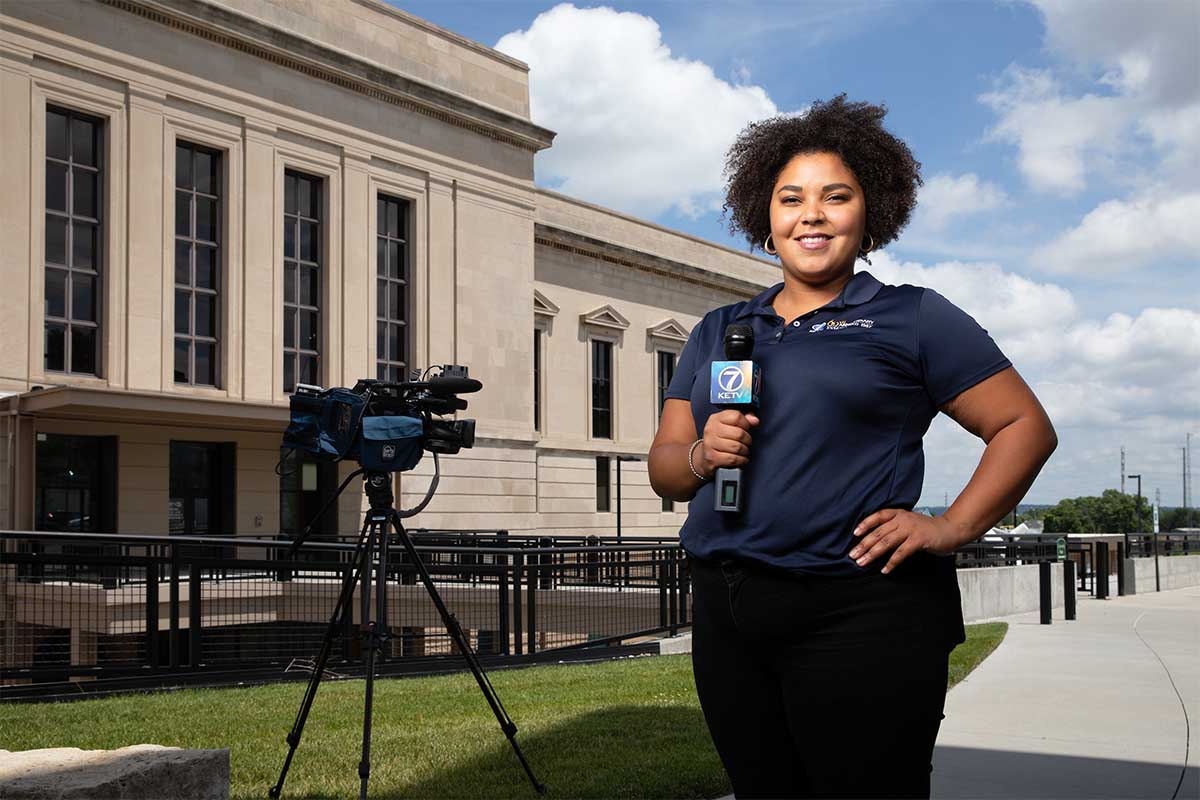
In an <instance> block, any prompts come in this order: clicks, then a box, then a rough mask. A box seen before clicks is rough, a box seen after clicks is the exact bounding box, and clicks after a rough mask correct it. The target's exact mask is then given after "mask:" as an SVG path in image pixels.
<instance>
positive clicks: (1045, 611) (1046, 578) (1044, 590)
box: [1038, 561, 1053, 625]
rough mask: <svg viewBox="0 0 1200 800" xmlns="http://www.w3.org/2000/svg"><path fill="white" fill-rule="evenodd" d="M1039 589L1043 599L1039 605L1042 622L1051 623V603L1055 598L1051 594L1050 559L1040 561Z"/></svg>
mask: <svg viewBox="0 0 1200 800" xmlns="http://www.w3.org/2000/svg"><path fill="white" fill-rule="evenodd" d="M1038 589H1039V594H1040V598H1039V599H1040V601H1041V602H1040V603H1039V604H1038V605H1039V607H1040V609H1041V612H1042V614H1041V616H1042V624H1043V625H1049V624H1050V618H1051V617H1050V612H1051V603H1052V602H1053V598H1052V597H1051V595H1050V562H1049V561H1040V562H1038Z"/></svg>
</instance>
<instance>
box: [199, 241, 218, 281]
mask: <svg viewBox="0 0 1200 800" xmlns="http://www.w3.org/2000/svg"><path fill="white" fill-rule="evenodd" d="M196 285H197V286H199V287H200V288H201V289H216V288H218V287H217V249H216V248H215V247H206V246H204V245H202V244H198V245H196Z"/></svg>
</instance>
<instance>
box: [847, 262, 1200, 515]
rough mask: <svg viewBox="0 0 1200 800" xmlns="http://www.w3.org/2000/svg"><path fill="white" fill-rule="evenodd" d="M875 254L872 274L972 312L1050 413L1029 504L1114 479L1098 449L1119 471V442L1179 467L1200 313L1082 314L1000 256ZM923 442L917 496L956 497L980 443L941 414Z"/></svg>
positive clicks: (1191, 423)
mask: <svg viewBox="0 0 1200 800" xmlns="http://www.w3.org/2000/svg"><path fill="white" fill-rule="evenodd" d="M873 261H874V264H873V266H872V267H870V271H871V273H872V274H874V275H875V276H876V277H877V278H879V279H880V280H882V281H884V282H885V283H892V284H901V283H911V284H915V285H918V286H928V287H930V288H932V289H936V290H937V291H938V292H940V293H941V294H943V295H945V296H946V297H947V298H949V299H950V301H951V302H953V303H954V304H955V305H957V306H959V307H960V308H962V309H963V310H964V311H966V312H967V313H969V314H971V315H972V316H973V317H974V318H975V319H976V321H978V322H979V323H980V325H982V326H983V327H984V328H985V329H987V331H988V332H989V334H990V335H991V336H992V338H993V339H994V340H995V341H996V344H997V345H998V346H999V347H1000V349H1001V350H1002V351H1003V352H1004V354H1005V355H1007V356H1008V357H1009V359H1010V360H1011V361H1012V362H1013V365H1014V366H1015V367H1016V369H1017V371H1018V372H1019V373H1020V374H1021V376H1022V377H1023V378H1024V379H1025V381H1026V383H1028V384H1029V385H1030V386H1031V387H1032V388H1033V390H1034V393H1035V394H1036V395H1037V396H1038V399H1039V400H1040V401H1041V403H1042V405H1043V406H1044V407H1045V408H1046V411H1047V413H1048V414H1049V415H1050V418H1051V420H1052V421H1053V422H1054V425H1055V429H1056V430H1057V432H1058V434H1059V449H1058V451H1057V452H1056V453H1055V455H1054V457H1053V458H1052V459H1051V461H1050V463H1049V464H1048V465H1047V466H1046V469H1045V470H1044V472H1043V474H1042V476H1041V477H1039V478H1038V481H1037V483H1035V485H1034V487H1033V489H1032V490H1031V492H1030V495H1029V497H1030V502H1048V501H1052V500H1057V499H1058V498H1060V497H1067V496H1076V495H1079V494H1087V493H1095V494H1098V493H1099V492H1100V491H1101V490H1102V489H1104V488H1111V487H1113V486H1114V483H1113V482H1112V481H1111V480H1108V479H1106V478H1105V477H1104V475H1105V473H1104V472H1103V470H1098V469H1097V466H1096V459H1097V458H1099V457H1100V456H1098V455H1097V453H1101V454H1102V455H1103V457H1104V458H1108V457H1109V455H1110V454H1109V452H1108V451H1109V450H1111V451H1112V454H1111V455H1112V457H1113V458H1114V467H1113V469H1112V475H1111V476H1110V477H1111V478H1114V479H1115V478H1116V477H1117V469H1116V467H1115V458H1116V452H1117V449H1118V448H1119V446H1120V445H1121V444H1127V445H1129V446H1130V457H1131V459H1132V458H1135V457H1136V458H1137V459H1140V460H1139V461H1138V462H1137V463H1138V464H1139V465H1140V466H1138V467H1137V468H1136V469H1134V470H1133V471H1137V470H1142V471H1143V472H1145V473H1146V474H1151V473H1153V474H1169V472H1164V471H1169V464H1170V463H1171V462H1172V459H1174V463H1175V464H1178V457H1179V450H1178V444H1179V443H1180V442H1181V441H1182V438H1183V433H1184V431H1188V430H1193V431H1194V430H1196V429H1197V428H1198V427H1200V404H1197V402H1196V397H1197V392H1198V391H1200V313H1197V312H1196V311H1192V310H1188V309H1181V308H1146V309H1143V310H1142V311H1140V312H1138V313H1137V314H1136V315H1129V314H1110V315H1108V316H1107V317H1104V318H1097V317H1091V316H1087V315H1085V313H1084V311H1083V310H1082V309H1081V308H1080V306H1079V305H1078V304H1077V302H1076V301H1075V299H1074V297H1073V295H1072V294H1071V292H1070V291H1068V290H1067V289H1065V288H1064V287H1062V286H1058V285H1056V284H1053V283H1040V282H1037V281H1032V280H1029V279H1028V278H1024V277H1022V276H1020V275H1015V274H1013V273H1010V272H1006V271H1004V270H1003V269H1001V268H1000V267H999V266H997V265H995V264H989V263H963V262H954V261H951V262H943V263H938V264H934V265H931V266H926V265H924V264H920V263H916V262H900V261H897V260H895V259H893V258H891V257H890V256H889V255H888V254H887V253H886V252H881V253H878V254H876V256H875V257H874V258H873ZM925 450H926V454H927V464H928V467H927V473H926V481H925V496H924V498H923V500H922V504H937V505H940V504H941V498H942V493H943V492H948V493H949V494H950V497H951V499H953V497H954V496H955V495H956V494H957V492H958V491H960V490H961V489H962V487H963V486H964V485H965V484H966V481H967V479H968V478H969V477H970V475H971V473H972V472H973V470H974V467H975V465H976V464H977V463H978V460H979V456H980V454H981V453H982V450H983V445H982V443H981V442H979V441H978V440H976V439H975V438H974V437H973V436H971V435H970V434H968V433H967V432H965V431H963V430H961V429H960V428H959V427H958V426H957V425H956V424H955V423H953V422H952V421H950V420H947V419H941V420H939V421H936V422H935V424H934V425H933V426H932V427H931V428H930V431H929V433H928V435H927V437H926V445H925ZM1135 453H1136V456H1135ZM1131 463H1134V462H1132V461H1131ZM1131 469H1133V468H1131ZM1176 469H1177V468H1176ZM1176 474H1178V473H1177V472H1176ZM1155 485H1159V484H1155ZM1176 486H1177V484H1176ZM1147 488H1149V487H1147ZM1162 489H1163V494H1164V500H1165V501H1166V502H1168V503H1171V502H1179V498H1178V492H1177V491H1176V492H1175V495H1176V496H1175V498H1174V500H1172V499H1171V492H1172V486H1171V485H1170V484H1163V485H1162Z"/></svg>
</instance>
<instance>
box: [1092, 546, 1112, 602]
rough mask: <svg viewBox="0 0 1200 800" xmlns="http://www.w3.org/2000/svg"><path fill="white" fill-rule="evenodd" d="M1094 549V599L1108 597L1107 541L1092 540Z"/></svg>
mask: <svg viewBox="0 0 1200 800" xmlns="http://www.w3.org/2000/svg"><path fill="white" fill-rule="evenodd" d="M1093 547H1094V548H1095V550H1096V556H1095V564H1094V567H1093V568H1094V570H1095V572H1096V599H1097V600H1107V599H1108V568H1109V561H1108V542H1093Z"/></svg>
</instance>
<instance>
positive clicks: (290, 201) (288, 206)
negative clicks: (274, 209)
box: [283, 175, 296, 214]
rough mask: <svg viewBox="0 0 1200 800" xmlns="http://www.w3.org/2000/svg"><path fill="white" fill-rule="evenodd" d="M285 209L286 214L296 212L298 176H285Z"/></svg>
mask: <svg viewBox="0 0 1200 800" xmlns="http://www.w3.org/2000/svg"><path fill="white" fill-rule="evenodd" d="M283 210H284V213H286V214H295V213H296V176H295V175H284V176H283Z"/></svg>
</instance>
